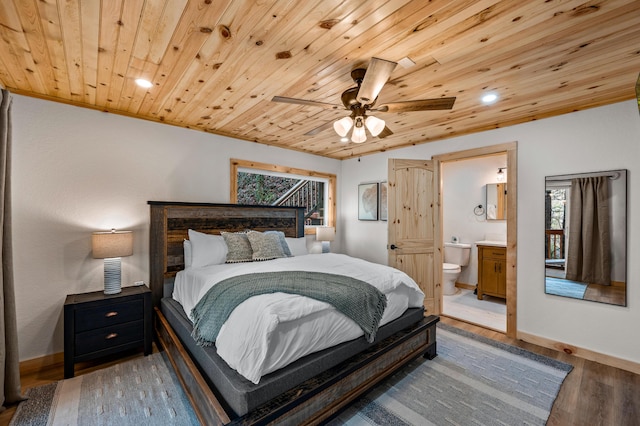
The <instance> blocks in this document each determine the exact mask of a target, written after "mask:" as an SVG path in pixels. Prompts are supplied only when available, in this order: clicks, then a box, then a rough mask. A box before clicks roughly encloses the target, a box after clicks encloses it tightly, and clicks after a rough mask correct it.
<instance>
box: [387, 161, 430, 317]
mask: <svg viewBox="0 0 640 426" xmlns="http://www.w3.org/2000/svg"><path fill="white" fill-rule="evenodd" d="M434 167H435V162H434V161H431V160H400V159H389V174H388V180H389V185H388V215H389V217H388V228H389V231H388V233H389V235H388V246H387V249H388V253H389V265H391V266H393V267H395V268H398V269H400V270H401V271H404V272H405V273H407V274H408V275H409V276H410V277H411V278H413V279H414V280H415V281H416V282H417V283H418V285H419V286H420V288H421V289H422V291H423V292H424V295H425V296H424V306H425V308H426V310H427V313H428V314H435V315H438V314H440V288H441V287H440V277H441V276H442V274H441V273H440V272H441V271H440V269H441V268H440V265H441V262H440V251H439V250H436V246H437V245H436V241H438V238H439V232H440V223H439V209H438V208H436V205H437V196H436V195H437V193H438V191H437V183H436V182H437V180H436V170H434Z"/></svg>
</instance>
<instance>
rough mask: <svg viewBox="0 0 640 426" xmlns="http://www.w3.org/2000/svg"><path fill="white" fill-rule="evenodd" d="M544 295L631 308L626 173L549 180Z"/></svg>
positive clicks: (606, 172) (547, 182) (622, 171)
mask: <svg viewBox="0 0 640 426" xmlns="http://www.w3.org/2000/svg"><path fill="white" fill-rule="evenodd" d="M544 236H545V239H544V241H545V293H547V294H553V295H556V296H564V297H571V298H574V299H581V300H588V301H592V302H601V303H609V304H613V305H619V306H626V299H627V297H626V293H627V283H626V280H627V279H626V270H627V250H626V248H627V171H626V170H611V171H605V172H596V173H582V174H573V175H560V176H547V177H546V178H545V233H544Z"/></svg>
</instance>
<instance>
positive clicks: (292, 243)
mask: <svg viewBox="0 0 640 426" xmlns="http://www.w3.org/2000/svg"><path fill="white" fill-rule="evenodd" d="M285 241H286V242H287V245H288V246H289V250H291V255H292V256H304V255H305V254H309V251H308V250H307V237H300V238H291V237H286V238H285Z"/></svg>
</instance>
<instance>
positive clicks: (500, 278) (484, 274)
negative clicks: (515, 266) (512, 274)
mask: <svg viewBox="0 0 640 426" xmlns="http://www.w3.org/2000/svg"><path fill="white" fill-rule="evenodd" d="M476 245H477V246H478V290H477V293H478V299H480V300H482V298H483V296H484V295H485V294H487V295H489V296H495V297H501V298H503V299H506V298H507V248H506V245H505V244H504V243H499V242H492V241H478V242H477V243H476Z"/></svg>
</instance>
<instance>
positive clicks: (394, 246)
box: [389, 244, 398, 250]
mask: <svg viewBox="0 0 640 426" xmlns="http://www.w3.org/2000/svg"><path fill="white" fill-rule="evenodd" d="M389 248H390V249H391V250H395V249H397V248H398V247H397V246H396V245H395V244H391V245H390V246H389Z"/></svg>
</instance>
